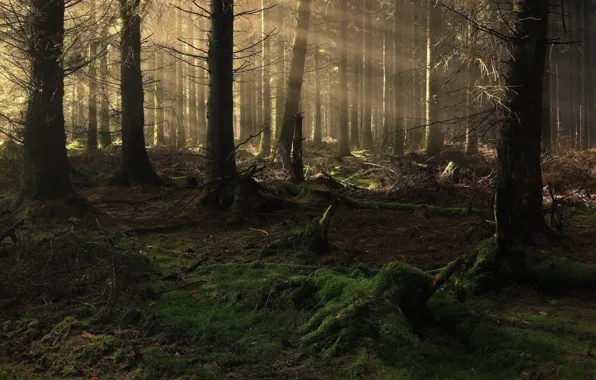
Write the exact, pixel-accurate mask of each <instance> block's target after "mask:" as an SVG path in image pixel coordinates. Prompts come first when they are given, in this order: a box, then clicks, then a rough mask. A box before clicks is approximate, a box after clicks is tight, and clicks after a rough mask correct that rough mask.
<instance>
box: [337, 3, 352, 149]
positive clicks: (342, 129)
mask: <svg viewBox="0 0 596 380" xmlns="http://www.w3.org/2000/svg"><path fill="white" fill-rule="evenodd" d="M339 11H340V17H341V21H340V22H341V27H340V35H339V44H338V45H339V49H340V58H339V156H340V157H344V156H350V155H351V154H352V152H351V150H350V129H349V128H350V127H349V114H348V22H349V19H348V0H340V2H339Z"/></svg>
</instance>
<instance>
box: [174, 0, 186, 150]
mask: <svg viewBox="0 0 596 380" xmlns="http://www.w3.org/2000/svg"><path fill="white" fill-rule="evenodd" d="M182 20H183V17H182V11H180V10H179V9H178V10H177V11H176V34H177V35H178V38H182V37H183V36H182ZM178 48H179V49H180V51H182V52H184V50H185V45H183V44H182V45H179V47H178ZM184 82H185V80H184V61H183V60H182V57H177V58H176V98H175V99H176V146H177V147H178V148H184V147H186V125H185V122H186V115H185V107H184V104H185V97H184Z"/></svg>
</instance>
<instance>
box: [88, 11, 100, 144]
mask: <svg viewBox="0 0 596 380" xmlns="http://www.w3.org/2000/svg"><path fill="white" fill-rule="evenodd" d="M91 13H92V14H94V13H95V2H94V1H93V2H92V3H91ZM98 45H99V41H97V40H93V41H91V43H90V44H89V59H90V60H91V62H90V63H89V104H88V107H89V108H88V115H89V116H88V117H89V130H88V131H87V151H90V152H93V151H96V150H97V60H96V56H97V48H98Z"/></svg>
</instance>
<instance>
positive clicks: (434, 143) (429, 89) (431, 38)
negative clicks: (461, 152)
mask: <svg viewBox="0 0 596 380" xmlns="http://www.w3.org/2000/svg"><path fill="white" fill-rule="evenodd" d="M426 12H427V25H426V116H425V119H426V141H425V150H426V153H427V154H429V155H433V154H436V153H438V152H439V150H440V149H441V145H443V137H442V134H441V124H440V116H439V109H438V108H439V105H438V95H439V84H438V83H437V82H438V79H439V78H438V70H439V69H438V68H434V65H436V61H437V58H438V52H437V39H438V38H439V37H438V35H439V30H440V25H441V6H440V4H438V3H437V2H436V1H434V0H428V1H427V9H426Z"/></svg>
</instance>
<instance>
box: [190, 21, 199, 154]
mask: <svg viewBox="0 0 596 380" xmlns="http://www.w3.org/2000/svg"><path fill="white" fill-rule="evenodd" d="M201 18H202V17H201ZM193 21H194V20H193V18H192V15H189V19H188V27H189V28H190V33H191V35H190V37H191V41H192V42H191V43H192V44H193V45H194V46H197V45H198V44H197V40H196V38H197V30H196V27H195V26H194V22H193ZM197 64H198V60H197V59H196V58H191V65H189V66H188V112H189V115H188V129H189V137H190V143H191V144H192V145H196V144H197V143H198V142H199V128H198V121H197V119H198V111H197V80H196V77H197V67H196V65H197Z"/></svg>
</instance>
